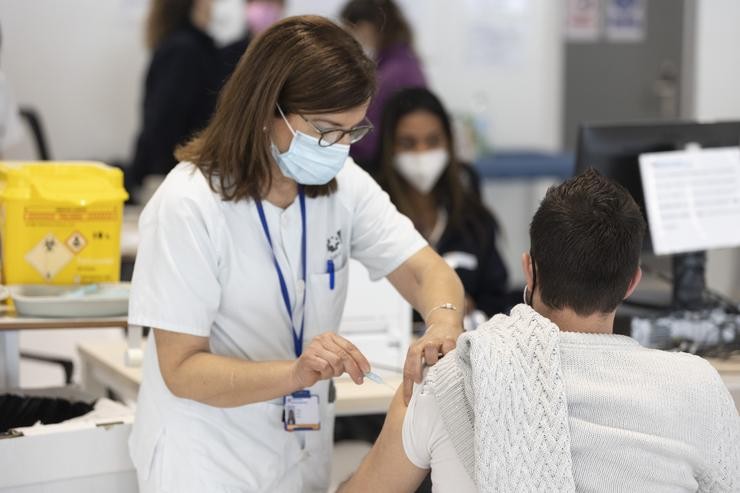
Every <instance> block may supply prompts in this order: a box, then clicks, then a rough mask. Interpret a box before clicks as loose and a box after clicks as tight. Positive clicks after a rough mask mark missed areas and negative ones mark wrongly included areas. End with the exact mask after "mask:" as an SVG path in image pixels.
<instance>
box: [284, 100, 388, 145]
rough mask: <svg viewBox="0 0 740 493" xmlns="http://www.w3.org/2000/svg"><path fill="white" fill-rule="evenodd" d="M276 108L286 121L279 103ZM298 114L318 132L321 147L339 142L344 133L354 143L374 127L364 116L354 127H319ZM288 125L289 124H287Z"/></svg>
mask: <svg viewBox="0 0 740 493" xmlns="http://www.w3.org/2000/svg"><path fill="white" fill-rule="evenodd" d="M277 109H278V111H279V112H280V115H281V116H282V117H283V119H284V120H285V122H286V123H287V122H288V120H287V119H286V117H285V113H283V109H282V108H281V107H280V105H279V104H278V105H277ZM298 115H299V116H300V117H301V118H303V120H304V121H305V122H306V123H308V124H309V125H311V128H313V129H314V130H316V132H318V134H319V145H320V146H321V147H329V146H333V145H334V144H336V143H337V142H340V141H341V140H342V139H344V137H345V136H346V135H349V143H350V144H354V143H356V142H359V141H360V140H362V139H363V138H364V137H365V136H366V135H367V134H369V133H370V132H371V131H372V130H373V129H374V128H375V127H374V126H373V124H372V123H370V120H368V119H367V118H365V119H364V120H363V122H362V124H360V125H357V126H356V127H352V128H350V129H344V128H326V129H325V128H320V127H318V126H317V125H316V124H315V123H314V122H312V121H311V120H309V119H308V118H306V117H305V116H303V115H301V114H300V113H298ZM288 125H289V126H290V124H288ZM291 130H292V128H291Z"/></svg>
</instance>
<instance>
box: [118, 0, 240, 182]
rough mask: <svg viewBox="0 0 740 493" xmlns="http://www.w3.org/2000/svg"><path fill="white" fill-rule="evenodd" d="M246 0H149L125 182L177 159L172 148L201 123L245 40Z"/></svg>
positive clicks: (139, 179)
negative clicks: (147, 55) (138, 117)
mask: <svg viewBox="0 0 740 493" xmlns="http://www.w3.org/2000/svg"><path fill="white" fill-rule="evenodd" d="M248 41H249V40H248V37H247V35H246V20H245V3H244V0H153V1H152V4H151V8H150V12H149V17H148V20H147V44H148V45H149V47H150V49H152V50H153V54H152V59H151V62H150V64H149V69H148V71H147V75H146V80H145V86H144V101H143V112H142V122H141V130H140V133H139V136H138V139H137V141H136V149H135V152H134V158H133V162H132V163H131V166H130V168H129V170H128V171H129V172H128V173H127V174H126V182H127V187H128V188H129V189H130V190H131V189H133V188H138V187H139V186H140V185H141V183H142V181H143V180H144V177H145V176H147V175H164V174H167V173H168V172H169V171H170V169H172V167H173V166H174V165H175V164H176V162H177V161H176V159H175V156H174V152H175V148H176V147H177V146H178V145H180V144H182V143H184V142H185V141H187V140H188V138H190V137H191V136H192V135H194V134H195V133H196V132H197V131H198V130H200V129H202V128H203V127H205V125H206V124H207V123H208V120H209V118H210V116H211V113H212V112H213V109H214V107H215V104H216V97H217V95H218V92H219V90H220V89H221V86H222V85H223V83H224V82H225V80H226V79H227V78H228V77H229V75H230V74H231V72H232V71H233V70H234V68H235V67H236V64H237V62H238V61H239V58H240V57H241V55H242V54H243V53H244V51H245V50H246V47H247V44H248Z"/></svg>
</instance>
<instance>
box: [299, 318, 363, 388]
mask: <svg viewBox="0 0 740 493" xmlns="http://www.w3.org/2000/svg"><path fill="white" fill-rule="evenodd" d="M369 371H370V363H368V361H367V359H366V358H365V356H364V355H363V354H362V353H361V352H360V350H359V349H357V347H355V345H354V344H352V343H351V342H349V341H348V340H347V339H345V338H344V337H341V336H338V335H337V334H334V333H332V332H325V333H323V334H321V335H319V336H316V337H315V338H314V339H313V340H312V341H311V343H310V344H309V345H308V346H307V347H306V348H305V349H304V350H303V353H302V354H301V357H300V358H298V359H297V360H295V362H294V363H293V368H292V371H291V375H292V378H293V382H294V383H295V387H296V390H299V389H305V388H308V387H311V386H312V385H313V384H315V383H316V382H318V381H319V380H326V379H328V378H332V377H338V376H340V375H341V374H342V373H345V372H346V373H348V374H349V376H350V377H352V380H353V381H354V382H355V383H356V384H357V385H360V384H361V383H362V381H363V377H364V375H365V373H367V372H369Z"/></svg>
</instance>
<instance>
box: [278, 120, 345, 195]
mask: <svg viewBox="0 0 740 493" xmlns="http://www.w3.org/2000/svg"><path fill="white" fill-rule="evenodd" d="M278 110H279V111H280V115H281V116H282V117H283V120H284V121H285V124H286V125H287V126H288V128H289V129H290V132H291V133H292V134H293V140H292V141H291V143H290V148H289V149H288V150H287V151H286V152H283V153H280V151H279V150H278V148H277V146H275V144H274V143H273V144H272V155H273V157H274V158H275V161H276V162H277V165H278V167H279V168H280V171H281V172H282V173H283V175H285V176H286V177H287V178H290V179H291V180H295V181H296V182H297V183H300V184H301V185H325V184H327V183H329V182H330V181H331V180H332V178H334V177H335V176H337V173H339V170H341V169H342V166H344V163H345V162H346V161H347V156H349V145H346V144H333V145H331V146H329V147H322V146H320V145H319V139H318V138H316V137H311V136H310V135H307V134H304V133H303V132H296V131H295V130H293V127H291V126H290V123H288V119H287V118H285V115H284V114H283V110H282V109H281V108H280V107H279V106H278Z"/></svg>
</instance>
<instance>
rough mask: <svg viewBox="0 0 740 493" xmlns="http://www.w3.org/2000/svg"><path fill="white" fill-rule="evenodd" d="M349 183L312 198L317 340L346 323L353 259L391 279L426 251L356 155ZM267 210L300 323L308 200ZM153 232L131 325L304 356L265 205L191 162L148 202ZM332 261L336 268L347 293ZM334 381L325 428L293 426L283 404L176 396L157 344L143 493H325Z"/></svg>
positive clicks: (225, 348)
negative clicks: (229, 404) (223, 189)
mask: <svg viewBox="0 0 740 493" xmlns="http://www.w3.org/2000/svg"><path fill="white" fill-rule="evenodd" d="M337 182H338V190H337V192H336V193H334V194H332V195H330V196H327V197H318V198H307V199H306V216H307V228H306V229H307V231H306V232H307V256H308V262H307V264H308V266H307V267H308V269H307V281H306V284H307V289H308V291H307V299H306V314H305V315H306V321H305V336H304V346H305V345H308V343H309V342H310V341H311V339H312V338H314V337H315V336H317V335H319V334H321V333H323V332H327V331H332V332H335V331H336V330H337V328H338V325H339V321H340V319H341V315H342V310H343V308H344V302H345V299H346V295H347V279H348V268H347V259H348V257H350V256H351V257H353V258H355V259H357V260H359V261H360V262H362V263H363V264H364V265H365V267H367V269H368V270H369V272H370V274H371V276H372V277H373V278H374V279H378V278H381V277H384V276H386V275H387V274H389V273H390V272H392V271H393V270H395V269H396V268H397V267H398V266H400V265H401V264H402V263H403V262H404V261H405V260H407V259H408V258H410V257H411V256H412V255H413V254H414V253H416V252H418V251H419V250H420V249H421V248H423V247H424V246H425V245H426V242H425V241H424V239H423V238H422V237H421V236H420V235H419V234H418V233H417V232H416V230H415V229H414V227H413V225H412V224H411V222H410V221H409V220H408V219H407V218H406V217H405V216H403V215H401V214H400V213H399V212H398V211H397V210H396V208H395V207H394V206H393V205H392V204H391V202H390V200H389V198H388V195H387V194H386V193H384V192H383V191H382V190H381V189H380V187H379V186H378V185H377V184H376V183H375V181H373V180H372V178H370V176H369V175H368V174H367V173H366V172H365V171H363V170H362V169H360V168H359V167H358V166H357V165H356V164H355V163H354V162H353V161H352V160H351V159H348V161H347V163H346V165H345V166H344V167H343V169H342V170H341V172H340V173H339V175H338V176H337ZM263 205H264V210H265V215H266V218H267V222H268V225H269V229H270V234H271V236H272V241H273V245H274V249H275V255H276V256H277V259H278V262H279V263H280V265H281V268H282V270H283V274H284V275H285V277H286V282H287V284H288V291H289V293H290V300H291V303H292V305H293V311H294V317H295V320H296V324H297V325H299V324H300V320H301V317H302V316H303V313H302V311H303V310H302V303H301V302H300V301H302V291H301V290H302V286H301V285H302V282H301V281H300V279H301V249H300V246H301V231H302V229H301V213H300V204H299V201H298V200H295V201H294V202H293V203H292V204H291V205H290V206H288V207H287V208H286V209H284V210H283V209H280V208H278V207H276V206H274V205H272V204H270V203H268V202H263ZM139 229H140V235H141V243H140V247H139V251H138V254H137V259H136V267H135V269H134V277H133V285H132V289H131V299H130V305H129V323H130V324H133V325H142V326H149V327H156V328H159V329H165V330H170V331H175V332H181V333H185V334H192V335H196V336H202V337H208V338H209V339H210V347H211V351H212V352H213V353H214V354H220V355H227V356H232V357H236V358H243V359H248V360H252V361H264V360H288V359H294V358H295V352H294V347H293V338H292V334H291V329H290V323H289V322H290V321H289V318H288V314H287V310H286V308H285V305H284V302H283V298H282V297H281V294H280V287H279V283H278V279H277V275H276V272H275V267H274V264H273V261H272V254H271V251H270V248H269V246H268V244H267V240H266V238H265V234H264V232H263V230H262V227H261V224H260V221H259V216H258V213H257V208H256V206H255V203H254V201H253V200H241V201H238V202H232V201H229V202H227V201H223V200H222V199H221V197H220V196H219V195H218V194H217V193H214V192H213V191H212V190H211V188H210V187H209V186H208V183H207V181H206V179H205V177H204V176H203V174H202V173H201V172H200V171H198V170H197V169H196V168H195V167H194V166H193V165H191V164H189V163H181V164H179V165H178V166H177V167H176V168H175V169H174V170H173V171H172V172H170V174H169V175H168V176H167V179H166V180H165V181H164V183H163V184H162V186H161V187H160V188H159V190H158V191H157V192H156V194H155V195H154V197H153V198H152V200H151V201H150V202H149V204H148V205H147V207H146V208H145V210H144V212H143V213H142V216H141V219H140V222H139ZM328 260H332V261H333V262H334V264H335V276H336V277H335V286H334V289H330V285H329V284H330V282H329V277H330V275H329V274H328V273H327V262H328ZM296 301H298V302H296ZM328 387H329V385H328V381H324V382H319V383H318V384H317V385H315V386H314V387H313V388H312V391H313V392H315V393H317V394H318V395H319V401H320V409H321V430H320V431H307V432H296V433H291V432H287V431H285V430H284V428H283V423H282V398H280V399H275V400H274V401H270V402H261V403H257V404H250V405H246V406H241V407H236V408H228V409H222V408H217V407H213V406H208V405H205V404H201V403H199V402H195V401H192V400H188V399H181V398H177V397H175V396H174V395H172V393H170V392H169V390H168V389H167V387H166V386H165V384H164V381H163V380H162V376H161V373H160V371H159V367H158V362H157V358H156V345H155V341H154V337H150V338H149V348H148V349H147V351H146V357H145V362H144V378H143V382H142V385H141V390H140V393H139V400H138V407H137V414H136V421H135V423H134V430H133V433H132V435H131V439H130V449H131V456H132V459H133V462H134V465H135V466H136V469H137V473H138V475H139V482H140V485H141V486H142V491H172V492H178V493H180V492H189V491H193V492H203V491H209V492H237V491H238V492H247V491H249V492H313V491H316V492H321V493H325V492H326V491H327V489H328V484H329V472H330V462H331V451H332V434H333V423H334V406H333V404H331V403H329V402H328ZM301 435H302V436H301ZM302 440H305V447H303V448H302V447H301V441H302Z"/></svg>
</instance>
